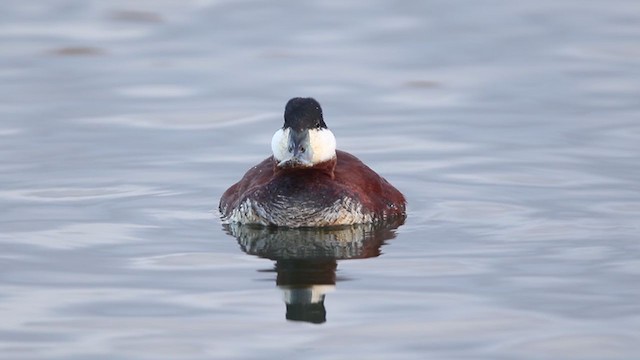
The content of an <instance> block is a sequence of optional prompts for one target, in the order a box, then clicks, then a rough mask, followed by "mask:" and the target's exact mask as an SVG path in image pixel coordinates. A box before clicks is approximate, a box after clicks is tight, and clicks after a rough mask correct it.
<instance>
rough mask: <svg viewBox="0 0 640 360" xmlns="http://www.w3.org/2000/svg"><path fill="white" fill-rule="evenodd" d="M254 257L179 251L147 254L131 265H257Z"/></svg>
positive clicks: (160, 267) (158, 267)
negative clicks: (167, 253) (177, 252)
mask: <svg viewBox="0 0 640 360" xmlns="http://www.w3.org/2000/svg"><path fill="white" fill-rule="evenodd" d="M254 262H255V259H254V258H247V257H241V256H236V255H232V256H230V255H226V254H215V253H208V252H203V253H195V252H194V253H179V254H169V255H160V256H147V257H139V258H135V259H133V260H132V261H131V267H132V268H136V269H149V270H166V269H173V270H195V269H231V268H241V267H246V265H247V264H250V266H251V267H253V266H255V265H253V263H254Z"/></svg>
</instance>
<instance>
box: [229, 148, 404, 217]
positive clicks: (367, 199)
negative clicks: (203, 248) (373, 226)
mask: <svg viewBox="0 0 640 360" xmlns="http://www.w3.org/2000/svg"><path fill="white" fill-rule="evenodd" d="M276 164H277V162H276V160H275V159H274V158H273V156H270V157H269V158H267V159H265V160H264V161H262V162H261V163H260V164H258V165H256V166H254V167H253V168H251V169H250V170H249V171H247V173H246V174H245V175H244V177H243V178H242V179H241V180H240V181H239V182H237V183H236V184H234V185H233V186H231V187H230V188H229V189H228V190H227V191H225V193H224V194H223V195H222V198H221V199H220V212H221V214H222V217H223V220H225V222H240V223H257V224H262V225H277V226H292V227H297V226H331V225H346V224H352V223H361V222H379V221H382V220H386V219H390V218H396V219H397V218H404V216H405V204H406V201H405V198H404V196H403V195H402V194H401V193H400V192H399V191H398V190H397V189H396V188H394V187H393V186H392V185H391V184H389V183H388V182H387V181H386V180H385V179H384V178H382V177H381V176H380V175H378V174H377V173H376V172H375V171H373V170H371V169H370V168H369V167H368V166H366V165H365V164H364V163H362V162H361V161H360V160H358V159H357V158H356V157H355V156H353V155H351V154H349V153H346V152H344V151H339V150H338V151H336V158H334V159H332V160H330V161H326V162H323V163H320V164H317V165H315V166H313V167H310V168H280V167H277V166H276ZM243 203H245V205H244V207H243V206H242V204H243ZM344 204H348V206H343V205H344ZM337 209H340V211H342V212H347V216H333V214H334V213H335V212H332V211H333V210H336V211H338V210H337ZM247 212H249V213H251V216H245V215H246V213H247ZM350 212H351V213H353V214H348V213H350ZM356 213H357V214H356ZM351 215H353V216H351ZM323 218H324V219H326V221H322V219H323ZM341 219H342V220H341ZM354 219H355V220H354Z"/></svg>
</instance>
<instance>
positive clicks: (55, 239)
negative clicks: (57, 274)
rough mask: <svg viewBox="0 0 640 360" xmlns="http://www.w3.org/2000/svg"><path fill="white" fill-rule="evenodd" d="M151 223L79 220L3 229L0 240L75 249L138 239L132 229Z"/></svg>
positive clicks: (147, 227)
mask: <svg viewBox="0 0 640 360" xmlns="http://www.w3.org/2000/svg"><path fill="white" fill-rule="evenodd" d="M149 228H153V226H149V225H138V224H116V223H82V224H69V225H63V226H59V227H56V228H53V229H47V230H39V231H21V232H4V233H2V234H0V241H3V242H9V243H18V244H29V245H36V246H41V247H46V248H52V249H77V248H83V247H89V246H96V245H108V244H119V243H127V242H131V241H137V240H139V238H138V236H136V235H135V232H137V231H138V230H141V229H149Z"/></svg>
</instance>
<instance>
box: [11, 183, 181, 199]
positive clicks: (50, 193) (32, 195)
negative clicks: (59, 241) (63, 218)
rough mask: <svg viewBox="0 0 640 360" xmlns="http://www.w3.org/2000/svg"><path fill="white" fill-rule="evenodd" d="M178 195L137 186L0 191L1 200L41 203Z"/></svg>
mask: <svg viewBox="0 0 640 360" xmlns="http://www.w3.org/2000/svg"><path fill="white" fill-rule="evenodd" d="M176 194H178V193H176V192H171V191H167V190H160V189H155V188H149V187H144V186H137V185H120V186H110V187H97V188H86V187H83V188H73V187H55V188H47V189H16V190H5V191H0V198H4V199H7V200H23V201H24V200H27V201H40V202H58V201H61V202H65V201H88V200H105V199H119V198H127V197H134V196H150V195H153V196H171V195H176Z"/></svg>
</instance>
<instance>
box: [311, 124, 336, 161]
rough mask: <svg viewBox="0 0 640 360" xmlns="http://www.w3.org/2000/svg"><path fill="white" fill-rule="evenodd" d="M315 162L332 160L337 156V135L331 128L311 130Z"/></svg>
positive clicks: (312, 159) (313, 159)
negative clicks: (334, 134)
mask: <svg viewBox="0 0 640 360" xmlns="http://www.w3.org/2000/svg"><path fill="white" fill-rule="evenodd" d="M309 142H310V143H311V151H312V154H313V156H312V158H311V162H312V163H313V164H319V163H321V162H324V161H327V160H331V159H333V158H334V157H335V156H336V137H335V136H333V133H332V132H331V130H329V129H311V130H309Z"/></svg>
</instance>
